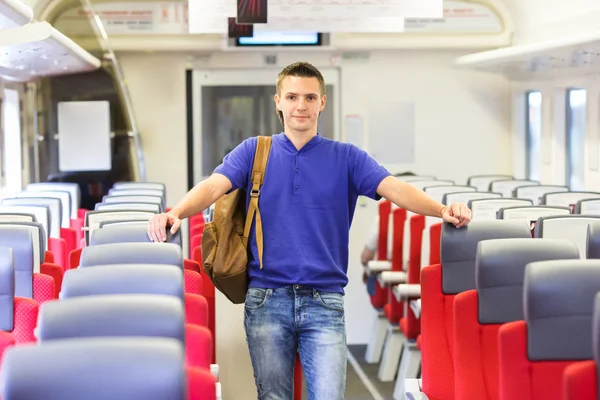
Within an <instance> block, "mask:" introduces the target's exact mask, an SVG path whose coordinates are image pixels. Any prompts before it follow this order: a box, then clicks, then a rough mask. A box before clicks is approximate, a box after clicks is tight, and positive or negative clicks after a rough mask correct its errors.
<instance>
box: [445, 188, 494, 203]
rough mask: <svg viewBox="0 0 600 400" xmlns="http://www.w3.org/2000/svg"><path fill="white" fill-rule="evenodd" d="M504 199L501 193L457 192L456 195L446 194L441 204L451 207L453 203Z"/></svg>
mask: <svg viewBox="0 0 600 400" xmlns="http://www.w3.org/2000/svg"><path fill="white" fill-rule="evenodd" d="M498 198H500V199H501V198H502V195H501V194H500V193H492V192H472V191H471V192H456V193H446V194H445V195H444V197H443V198H442V201H441V203H442V204H444V205H447V206H449V205H450V204H452V203H465V204H467V203H468V202H469V201H472V200H478V199H498Z"/></svg>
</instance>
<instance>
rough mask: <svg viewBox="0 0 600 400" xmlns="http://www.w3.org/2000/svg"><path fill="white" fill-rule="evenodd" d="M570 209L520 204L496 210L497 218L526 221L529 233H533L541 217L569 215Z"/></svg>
mask: <svg viewBox="0 0 600 400" xmlns="http://www.w3.org/2000/svg"><path fill="white" fill-rule="evenodd" d="M569 214H571V211H570V210H569V209H568V208H566V207H555V206H522V207H508V208H501V209H500V210H498V215H497V217H498V219H504V220H513V221H514V220H520V221H527V223H529V227H530V229H531V235H532V236H533V235H534V229H535V226H536V224H537V221H538V219H539V218H541V217H548V216H553V215H569Z"/></svg>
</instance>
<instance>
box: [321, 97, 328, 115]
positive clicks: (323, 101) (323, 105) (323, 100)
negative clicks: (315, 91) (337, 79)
mask: <svg viewBox="0 0 600 400" xmlns="http://www.w3.org/2000/svg"><path fill="white" fill-rule="evenodd" d="M325 103H327V95H325V94H324V95H323V97H321V110H320V111H323V110H324V109H325Z"/></svg>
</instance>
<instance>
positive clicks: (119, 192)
mask: <svg viewBox="0 0 600 400" xmlns="http://www.w3.org/2000/svg"><path fill="white" fill-rule="evenodd" d="M108 194H109V195H110V196H158V197H164V195H165V192H164V191H163V190H160V189H158V190H157V189H140V188H135V189H122V188H112V189H109V190H108Z"/></svg>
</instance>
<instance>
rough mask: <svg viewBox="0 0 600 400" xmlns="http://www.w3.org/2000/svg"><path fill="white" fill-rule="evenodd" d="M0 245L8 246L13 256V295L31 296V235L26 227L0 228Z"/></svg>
mask: <svg viewBox="0 0 600 400" xmlns="http://www.w3.org/2000/svg"><path fill="white" fill-rule="evenodd" d="M0 246H4V247H10V248H11V249H12V256H13V268H14V271H15V272H14V277H15V296H19V297H27V298H30V299H32V298H33V265H34V262H33V260H34V250H33V235H32V234H31V230H29V229H28V228H26V227H23V228H21V227H15V228H10V229H0Z"/></svg>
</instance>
